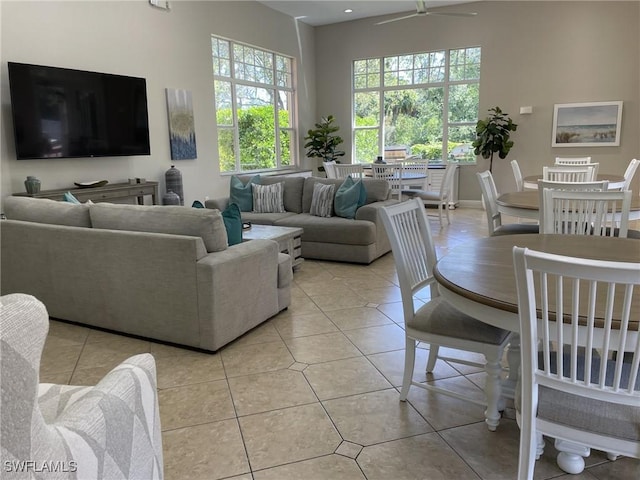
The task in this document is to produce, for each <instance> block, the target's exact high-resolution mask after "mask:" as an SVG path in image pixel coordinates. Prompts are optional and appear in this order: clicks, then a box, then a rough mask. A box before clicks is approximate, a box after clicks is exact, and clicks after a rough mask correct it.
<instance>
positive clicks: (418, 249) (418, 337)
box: [380, 198, 511, 430]
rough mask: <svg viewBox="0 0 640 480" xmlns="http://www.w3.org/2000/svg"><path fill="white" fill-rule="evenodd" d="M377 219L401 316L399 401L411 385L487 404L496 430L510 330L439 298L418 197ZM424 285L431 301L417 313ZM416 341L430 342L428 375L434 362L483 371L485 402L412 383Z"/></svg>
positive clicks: (429, 239) (431, 247)
mask: <svg viewBox="0 0 640 480" xmlns="http://www.w3.org/2000/svg"><path fill="white" fill-rule="evenodd" d="M380 215H381V217H382V222H383V224H384V226H385V229H386V231H387V235H388V236H389V241H390V242H391V250H392V252H393V258H394V260H395V264H396V270H397V273H398V280H399V283H400V292H401V295H402V309H403V313H404V330H405V345H406V346H405V356H404V359H405V361H404V375H403V380H402V390H401V392H400V400H401V401H406V400H407V395H408V394H409V389H410V387H411V386H415V387H419V388H423V389H425V390H430V391H434V392H437V393H442V394H445V395H449V396H451V397H454V398H459V399H463V400H467V401H470V402H473V403H479V404H481V405H484V406H486V410H485V422H486V424H487V426H488V428H489V430H495V429H496V428H497V426H498V424H499V422H500V413H499V411H500V410H501V409H503V406H504V405H503V403H504V402H503V399H502V395H501V383H500V375H501V373H502V367H501V364H500V361H501V358H502V355H503V352H504V348H505V347H506V346H507V344H508V343H509V340H510V338H511V332H509V331H508V330H503V329H500V328H496V327H493V326H491V325H488V324H486V323H483V322H481V321H479V320H476V319H475V318H473V317H470V316H468V315H466V314H464V313H462V312H460V311H458V310H456V309H455V308H453V307H452V306H451V305H450V304H448V303H447V302H446V301H445V300H443V298H442V297H441V296H440V294H439V292H438V288H437V284H436V280H435V278H434V277H433V268H434V266H435V264H436V260H437V259H436V251H435V246H434V244H433V239H432V236H431V229H430V227H429V221H428V219H427V215H426V213H425V211H424V205H423V204H422V202H421V201H420V200H419V199H417V198H416V199H413V200H408V201H406V202H402V203H399V204H394V205H390V206H387V207H383V208H381V209H380ZM427 287H428V288H429V289H430V300H429V301H428V302H427V303H426V304H424V305H421V306H420V307H419V308H418V309H417V310H416V307H415V305H416V303H415V302H414V295H415V294H416V293H417V292H419V291H420V290H422V289H425V288H427ZM418 342H424V343H427V344H429V359H428V362H427V373H430V372H432V371H433V370H434V368H435V365H436V362H437V361H438V360H444V361H446V362H449V363H451V362H453V363H461V364H464V365H473V366H476V367H483V368H484V369H485V371H486V373H487V379H486V383H485V388H484V392H485V397H486V402H478V401H477V400H476V399H472V398H470V397H469V396H466V395H465V394H463V393H461V392H459V391H453V390H447V389H444V388H442V387H439V386H436V385H433V384H431V383H429V382H426V383H422V382H417V381H415V380H414V379H413V369H414V364H415V351H416V343H418ZM440 347H447V348H451V349H456V350H463V351H467V352H475V353H480V354H482V355H484V357H485V359H486V362H485V364H479V363H477V362H469V361H468V360H462V359H459V358H455V357H448V356H447V357H445V356H443V355H440V352H439V348H440Z"/></svg>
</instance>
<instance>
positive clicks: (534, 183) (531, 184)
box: [523, 173, 624, 190]
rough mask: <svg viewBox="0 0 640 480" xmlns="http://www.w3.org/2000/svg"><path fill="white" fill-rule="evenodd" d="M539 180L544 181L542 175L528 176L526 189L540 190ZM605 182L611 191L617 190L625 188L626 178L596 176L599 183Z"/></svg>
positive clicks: (600, 174) (525, 178)
mask: <svg viewBox="0 0 640 480" xmlns="http://www.w3.org/2000/svg"><path fill="white" fill-rule="evenodd" d="M538 180H542V175H528V176H526V177H524V178H523V182H524V183H523V186H524V188H533V189H536V190H537V189H538ZM604 180H608V181H609V190H617V189H620V188H622V187H624V177H623V176H622V175H613V174H611V173H599V174H598V175H596V180H595V181H597V182H602V181H604Z"/></svg>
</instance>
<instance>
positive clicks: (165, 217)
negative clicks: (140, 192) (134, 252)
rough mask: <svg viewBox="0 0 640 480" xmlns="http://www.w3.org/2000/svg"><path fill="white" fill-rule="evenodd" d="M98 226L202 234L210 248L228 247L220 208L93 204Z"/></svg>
mask: <svg viewBox="0 0 640 480" xmlns="http://www.w3.org/2000/svg"><path fill="white" fill-rule="evenodd" d="M89 211H90V213H91V222H92V224H93V227H94V228H102V229H108V230H130V231H134V232H152V233H169V234H173V235H189V236H192V237H201V238H202V240H203V241H204V245H205V247H206V248H207V252H219V251H222V250H225V249H226V248H227V232H226V230H225V228H224V222H223V220H222V215H221V214H220V211H219V210H211V209H209V208H190V207H182V206H179V205H173V206H172V205H167V206H160V205H149V206H138V205H118V204H112V203H94V204H93V205H89Z"/></svg>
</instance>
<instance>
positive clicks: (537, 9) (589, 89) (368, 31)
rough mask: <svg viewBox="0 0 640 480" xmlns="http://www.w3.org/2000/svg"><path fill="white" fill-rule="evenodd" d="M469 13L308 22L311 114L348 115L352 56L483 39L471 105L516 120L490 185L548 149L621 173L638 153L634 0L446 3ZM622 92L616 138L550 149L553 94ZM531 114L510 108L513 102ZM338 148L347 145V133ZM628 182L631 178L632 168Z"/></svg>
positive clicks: (528, 169) (638, 20)
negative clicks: (314, 91)
mask: <svg viewBox="0 0 640 480" xmlns="http://www.w3.org/2000/svg"><path fill="white" fill-rule="evenodd" d="M455 10H456V11H475V12H478V16H477V17H473V18H456V17H442V16H431V17H429V16H427V17H421V18H413V19H411V20H406V21H400V22H394V23H390V24H386V25H380V26H374V23H375V22H377V21H380V20H381V19H382V18H380V17H379V18H376V19H364V20H359V21H353V22H347V23H340V24H335V25H329V26H324V27H319V28H317V29H316V58H317V63H316V75H317V86H318V95H317V105H318V116H320V115H328V114H333V115H334V116H335V117H336V120H337V123H338V124H339V125H340V126H341V127H342V128H343V129H347V131H348V129H349V126H350V122H351V112H350V105H351V99H350V93H351V85H350V79H351V64H352V61H353V60H354V59H358V58H366V57H371V56H376V55H387V54H398V53H407V52H419V51H429V50H437V49H445V48H456V47H465V46H475V45H480V46H482V71H481V90H480V112H481V116H485V115H486V111H487V109H488V108H490V107H492V106H496V105H498V106H500V107H501V108H502V109H503V110H504V111H506V112H508V113H509V114H510V116H511V117H512V118H513V120H514V121H515V122H516V123H517V124H518V130H517V132H515V133H514V134H513V136H512V139H513V140H514V142H515V146H514V148H513V149H512V150H511V153H510V154H509V157H508V158H507V159H505V160H500V159H498V160H496V159H495V158H494V167H493V172H494V176H495V177H496V183H497V185H498V189H499V190H501V191H508V190H511V189H514V188H515V184H514V181H513V175H512V173H511V168H510V166H509V161H510V160H511V159H517V160H518V161H519V163H520V165H521V169H522V170H523V173H524V175H532V174H536V173H540V172H541V171H542V166H543V165H549V164H552V163H553V161H554V160H553V159H554V158H555V157H556V156H558V155H559V156H582V155H591V156H592V157H593V158H594V159H596V160H599V161H600V171H601V172H603V173H617V174H622V173H624V170H625V168H626V165H627V164H628V163H629V161H630V160H631V159H632V158H636V157H638V158H640V120H639V117H640V113H639V108H640V107H639V103H640V2H635V1H633V2H632V1H622V2H616V1H606V2H591V1H585V2H575V1H572V2H559V1H553V2H520V1H517V2H515V1H514V2H506V1H500V2H493V1H489V2H477V3H471V4H465V5H458V6H456V7H455ZM391 17H392V16H389V17H385V18H391ZM607 100H623V101H624V107H623V129H622V136H621V144H620V147H595V148H585V147H582V148H552V147H551V126H552V117H553V106H554V104H556V103H572V102H591V101H607ZM528 105H531V106H533V112H534V113H533V114H532V115H528V116H523V115H520V114H519V111H520V107H521V106H528ZM343 137H344V138H345V140H346V141H347V145H345V150H347V151H351V147H352V145H351V139H350V138H349V135H343ZM487 168H488V160H487V161H485V160H484V159H480V160H479V162H478V165H477V166H466V167H463V168H462V169H461V175H460V198H461V199H466V200H478V199H479V198H480V188H479V186H478V182H477V180H476V175H475V173H476V172H477V171H482V170H485V169H487ZM635 180H636V181H635V184H634V187H635V190H636V192H637V191H638V185H640V174H638V175H636V179H635Z"/></svg>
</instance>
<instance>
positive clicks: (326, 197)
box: [309, 183, 335, 217]
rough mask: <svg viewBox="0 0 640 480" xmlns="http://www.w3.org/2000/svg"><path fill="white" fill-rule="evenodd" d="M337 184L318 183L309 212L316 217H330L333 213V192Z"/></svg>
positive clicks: (314, 188) (315, 186) (314, 187)
mask: <svg viewBox="0 0 640 480" xmlns="http://www.w3.org/2000/svg"><path fill="white" fill-rule="evenodd" d="M334 190H335V185H330V184H327V185H325V184H322V183H316V184H315V185H314V186H313V196H312V197H311V209H310V210H309V213H310V214H311V215H315V216H316V217H330V216H331V215H332V213H333V192H334Z"/></svg>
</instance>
